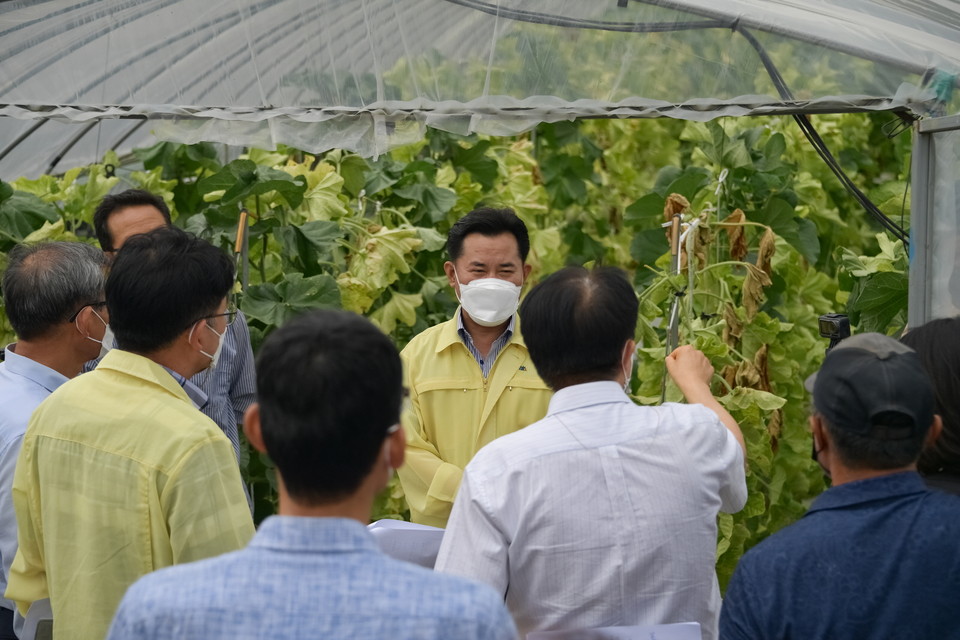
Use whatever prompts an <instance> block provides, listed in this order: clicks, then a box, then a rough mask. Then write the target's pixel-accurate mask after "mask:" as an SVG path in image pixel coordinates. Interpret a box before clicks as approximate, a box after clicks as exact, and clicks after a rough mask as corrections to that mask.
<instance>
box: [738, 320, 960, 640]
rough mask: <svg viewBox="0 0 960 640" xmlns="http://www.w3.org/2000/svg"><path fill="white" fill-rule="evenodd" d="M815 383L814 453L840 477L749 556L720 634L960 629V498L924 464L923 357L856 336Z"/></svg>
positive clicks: (907, 633)
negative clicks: (930, 484) (921, 467)
mask: <svg viewBox="0 0 960 640" xmlns="http://www.w3.org/2000/svg"><path fill="white" fill-rule="evenodd" d="M807 389H808V390H812V392H813V404H814V414H813V416H811V418H810V427H811V430H812V432H813V444H814V458H815V459H816V460H817V462H819V463H820V466H821V467H823V470H824V473H826V474H827V475H828V476H829V477H830V478H831V480H832V484H833V487H832V488H831V489H828V490H827V491H825V492H824V493H823V495H821V496H820V497H819V498H817V500H815V501H814V503H813V505H812V506H811V508H810V511H809V512H808V513H807V514H806V515H805V516H804V517H803V518H802V519H801V520H800V521H799V522H797V523H795V524H793V525H792V526H790V527H787V528H786V529H784V530H783V531H781V532H780V533H778V534H776V535H774V536H772V537H770V538H768V539H767V540H765V541H764V542H762V543H761V544H760V545H758V546H757V547H755V548H754V549H752V550H751V551H750V552H748V553H747V554H746V555H745V556H744V557H743V558H742V559H741V561H740V565H739V566H738V567H737V570H736V572H735V573H734V575H733V579H732V580H731V582H730V586H729V588H728V590H727V596H726V599H725V600H724V603H723V609H722V611H721V614H720V637H721V638H725V639H726V638H859V639H862V638H908V637H909V638H958V637H960V608H958V607H957V606H956V602H957V597H958V587H960V543H958V541H960V498H958V497H956V496H952V495H948V494H946V493H939V492H935V491H931V490H928V489H927V488H926V487H925V486H924V483H923V481H922V480H921V479H920V476H919V475H918V474H917V472H916V461H917V458H918V457H919V455H920V451H921V449H922V448H923V446H924V443H925V442H927V441H932V440H933V439H935V438H936V437H937V435H938V434H939V433H940V429H941V422H940V416H937V415H934V396H933V388H932V386H931V383H930V380H929V378H928V377H927V375H926V373H925V372H924V369H923V366H922V364H921V362H920V359H919V357H918V356H917V354H916V353H915V352H914V351H913V350H912V349H910V348H909V347H907V346H906V345H903V344H901V343H899V342H897V341H896V340H894V339H892V338H889V337H887V336H884V335H881V334H878V333H865V334H861V335H857V336H854V337H852V338H849V339H847V340H845V341H843V342H841V343H840V344H839V345H837V347H835V348H834V349H833V350H832V351H831V352H830V353H829V354H828V355H827V357H826V359H825V360H824V363H823V366H822V367H821V369H820V371H819V372H818V373H817V374H814V375H813V376H811V377H810V379H808V380H807Z"/></svg>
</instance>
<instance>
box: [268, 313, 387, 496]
mask: <svg viewBox="0 0 960 640" xmlns="http://www.w3.org/2000/svg"><path fill="white" fill-rule="evenodd" d="M256 369H257V400H258V402H259V404H260V419H261V433H262V436H263V442H264V444H265V445H266V448H267V453H268V454H269V455H270V458H271V459H272V460H273V462H274V463H275V464H276V465H277V469H278V471H279V472H280V475H281V477H282V478H283V483H284V486H285V487H286V490H287V492H288V493H289V494H290V496H291V497H293V498H294V499H296V500H297V501H299V502H303V503H306V504H311V505H317V504H323V503H327V502H331V501H336V500H339V499H343V498H345V497H347V496H349V495H350V494H352V493H353V492H354V491H356V490H357V488H359V486H360V485H361V483H362V482H363V480H364V478H365V477H367V475H368V474H369V473H370V471H371V469H372V468H373V465H374V463H375V462H376V460H377V456H378V455H379V452H380V450H381V446H382V445H383V441H384V438H385V437H386V436H387V433H388V429H389V428H390V427H392V426H393V425H395V424H397V423H398V422H399V421H400V408H401V403H402V401H403V373H402V367H401V364H400V356H399V354H398V353H397V349H396V347H394V345H393V343H392V342H391V341H390V339H389V338H388V337H387V336H386V335H384V334H383V332H381V331H380V330H379V329H377V328H376V327H375V326H374V325H373V324H372V323H371V322H370V321H369V320H366V319H365V318H363V317H361V316H358V315H356V314H354V313H350V312H347V311H335V310H321V311H312V312H309V313H307V314H305V315H302V316H299V317H297V318H295V319H293V320H291V321H290V322H288V323H287V324H285V325H284V326H282V327H281V328H280V329H277V330H276V331H274V332H273V333H272V334H270V336H269V337H268V338H267V339H266V340H265V341H264V343H263V346H262V347H261V348H260V352H259V354H258V355H257V364H256Z"/></svg>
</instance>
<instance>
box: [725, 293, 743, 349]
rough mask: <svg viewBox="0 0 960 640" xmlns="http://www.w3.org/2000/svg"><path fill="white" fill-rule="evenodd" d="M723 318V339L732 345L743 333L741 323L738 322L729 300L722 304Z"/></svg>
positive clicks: (734, 344) (738, 319)
mask: <svg viewBox="0 0 960 640" xmlns="http://www.w3.org/2000/svg"><path fill="white" fill-rule="evenodd" d="M723 320H724V325H723V341H724V342H726V343H727V344H728V345H730V346H731V347H734V346H736V344H737V341H739V339H740V336H741V335H743V323H742V322H740V318H739V317H737V312H736V310H735V309H734V308H733V305H732V304H730V303H729V302H728V303H726V304H725V305H723Z"/></svg>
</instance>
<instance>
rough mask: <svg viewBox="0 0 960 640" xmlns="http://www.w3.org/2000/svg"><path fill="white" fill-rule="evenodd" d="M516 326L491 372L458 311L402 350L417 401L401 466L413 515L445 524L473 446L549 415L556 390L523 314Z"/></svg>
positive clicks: (406, 423) (407, 413) (410, 406)
mask: <svg viewBox="0 0 960 640" xmlns="http://www.w3.org/2000/svg"><path fill="white" fill-rule="evenodd" d="M458 313H459V311H458ZM515 329H516V330H515V331H514V333H513V336H512V338H511V339H510V342H508V343H507V344H506V346H505V347H504V348H503V350H502V351H501V352H500V354H499V355H498V356H497V359H496V361H495V362H494V365H493V369H491V371H490V375H489V377H488V378H487V379H486V380H484V378H483V375H482V374H481V372H480V365H479V364H478V363H477V361H476V360H475V359H474V357H473V356H472V355H471V354H470V352H469V351H468V350H467V347H466V345H464V344H463V341H462V340H461V339H460V336H459V334H458V333H457V319H456V317H454V318H453V319H452V320H449V321H447V322H444V323H443V324H439V325H437V326H435V327H431V328H430V329H427V330H426V331H424V332H423V333H421V334H419V335H418V336H416V337H415V338H414V339H413V340H411V341H410V343H409V344H408V345H407V346H406V347H405V348H404V349H403V351H402V352H401V353H400V357H401V358H402V360H403V365H404V379H405V384H406V387H407V389H408V390H409V392H410V401H409V402H408V403H407V406H406V408H405V410H404V412H403V418H402V423H403V427H404V429H405V431H406V434H407V450H406V461H405V463H404V465H403V466H402V467H401V468H400V469H399V470H398V474H399V475H400V483H401V485H402V487H403V492H404V494H405V495H406V498H407V504H409V506H410V516H411V520H413V521H414V522H419V523H421V524H427V525H431V526H435V527H445V526H446V524H447V518H449V517H450V509H451V507H452V506H453V500H454V498H455V497H456V495H457V490H458V489H459V488H460V478H461V476H462V475H463V468H464V467H465V466H466V465H467V463H468V462H470V460H471V458H473V456H474V454H475V453H476V452H477V451H479V450H480V449H481V448H482V447H483V446H484V445H486V444H488V443H490V442H492V441H493V440H494V439H496V438H499V437H500V436H502V435H506V434H508V433H513V432H514V431H516V430H518V429H521V428H523V427H525V426H527V425H529V424H532V423H534V422H536V421H537V420H540V419H541V418H543V417H544V416H545V415H546V413H547V405H548V404H549V402H550V397H551V395H552V393H553V392H552V391H550V389H549V388H548V387H547V386H546V384H544V382H543V381H542V380H541V379H540V376H538V375H537V371H536V369H535V368H534V366H533V361H531V360H530V354H529V353H528V352H527V347H526V345H525V344H524V342H523V338H522V336H521V335H520V323H519V318H518V320H517V323H516V325H515Z"/></svg>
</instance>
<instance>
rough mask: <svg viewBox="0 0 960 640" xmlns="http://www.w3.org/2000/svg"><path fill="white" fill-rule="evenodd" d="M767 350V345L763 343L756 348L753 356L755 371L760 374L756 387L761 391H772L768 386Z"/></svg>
mask: <svg viewBox="0 0 960 640" xmlns="http://www.w3.org/2000/svg"><path fill="white" fill-rule="evenodd" d="M768 351H769V347H768V346H767V345H763V346H762V347H760V348H759V349H757V353H756V354H755V355H754V356H753V365H754V366H755V367H756V368H757V373H758V374H760V384H759V386H758V387H757V389H760V390H761V391H773V389H772V388H771V387H770V369H769V362H768V360H767V352H768Z"/></svg>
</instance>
